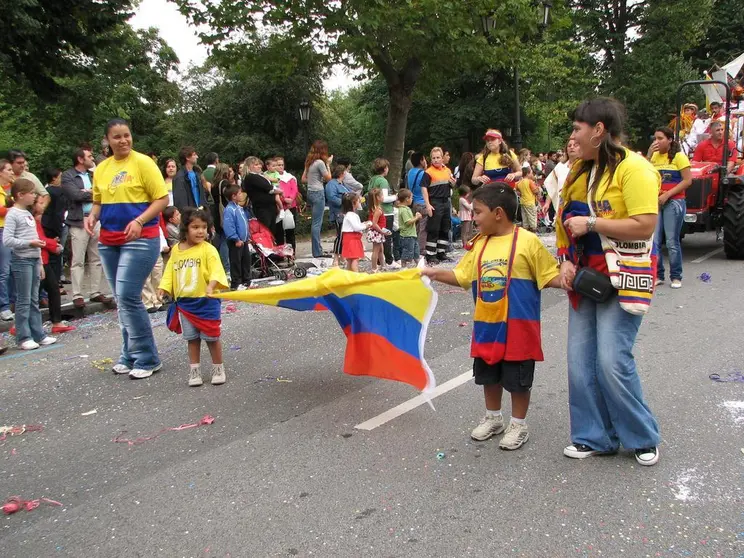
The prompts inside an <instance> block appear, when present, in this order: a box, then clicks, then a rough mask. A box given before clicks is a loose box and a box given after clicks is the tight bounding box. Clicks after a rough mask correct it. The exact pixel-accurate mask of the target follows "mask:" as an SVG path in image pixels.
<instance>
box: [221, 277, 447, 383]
mask: <svg viewBox="0 0 744 558" xmlns="http://www.w3.org/2000/svg"><path fill="white" fill-rule="evenodd" d="M214 296H215V297H219V298H224V299H229V300H237V301H242V302H252V303H254V304H264V305H268V306H278V307H280V308H289V309H291V310H298V311H308V310H316V311H318V310H320V311H324V310H328V311H330V312H331V313H332V314H333V315H334V316H335V317H336V320H337V321H338V323H339V325H340V326H341V329H343V331H344V334H345V335H346V355H345V357H344V372H345V373H346V374H351V375H354V376H374V377H376V378H384V379H387V380H396V381H398V382H404V383H406V384H410V385H412V386H414V387H416V388H417V389H419V390H422V391H424V392H427V391H430V390H432V389H434V387H435V386H436V381H435V379H434V375H433V374H432V372H431V369H430V368H429V366H428V365H427V364H426V360H425V359H424V342H425V341H426V330H427V327H428V325H429V321H430V319H431V316H432V314H433V313H434V309H435V308H436V305H437V294H436V292H435V291H434V289H432V288H431V285H430V284H429V280H428V279H426V278H423V277H421V272H420V270H418V269H407V270H403V271H399V272H397V273H380V274H376V275H367V274H363V273H354V272H351V271H344V270H341V269H331V270H330V271H327V272H326V273H324V274H322V275H320V276H317V277H308V278H307V279H303V280H301V281H294V282H292V283H287V284H285V285H281V286H279V287H273V288H266V289H255V290H246V291H231V292H228V293H219V294H215V295H214Z"/></svg>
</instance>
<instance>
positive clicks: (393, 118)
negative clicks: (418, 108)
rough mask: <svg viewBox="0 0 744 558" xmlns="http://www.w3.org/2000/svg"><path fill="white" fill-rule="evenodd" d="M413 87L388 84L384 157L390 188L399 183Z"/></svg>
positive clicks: (395, 186) (396, 186)
mask: <svg viewBox="0 0 744 558" xmlns="http://www.w3.org/2000/svg"><path fill="white" fill-rule="evenodd" d="M412 93H413V88H412V87H411V89H410V90H409V91H406V88H404V87H403V85H402V84H400V83H398V84H395V85H392V86H391V85H388V95H389V102H390V105H389V108H388V116H387V124H386V126H385V158H386V159H387V160H388V161H390V172H389V173H388V176H387V179H388V182H389V183H390V186H391V187H392V188H395V189H397V188H398V184H399V183H400V182H399V181H400V176H401V170H402V167H403V164H404V161H403V149H404V148H405V143H406V128H407V127H408V111H410V110H411V98H412V96H413V95H412Z"/></svg>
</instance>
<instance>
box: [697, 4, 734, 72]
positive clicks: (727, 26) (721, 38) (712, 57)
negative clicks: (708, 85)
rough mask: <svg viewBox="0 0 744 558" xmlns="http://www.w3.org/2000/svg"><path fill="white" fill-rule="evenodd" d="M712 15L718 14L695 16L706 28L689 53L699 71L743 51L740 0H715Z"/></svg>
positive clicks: (720, 64)
mask: <svg viewBox="0 0 744 558" xmlns="http://www.w3.org/2000/svg"><path fill="white" fill-rule="evenodd" d="M711 14H715V17H708V18H707V21H706V19H702V21H701V18H700V16H699V15H698V14H693V15H692V18H693V20H694V21H696V22H698V24H699V25H700V27H701V28H703V29H705V36H704V37H703V38H702V39H701V40H700V41H699V42H698V44H697V45H696V46H694V47H693V48H691V49H690V50H689V51H688V53H687V55H688V56H689V57H690V58H692V62H693V65H694V66H695V68H697V70H698V71H700V72H702V71H703V70H708V69H710V68H711V66H713V65H714V64H718V65H719V66H722V65H724V64H726V63H728V62H730V61H731V60H733V59H734V58H736V57H737V56H739V55H740V54H741V53H742V52H744V10H743V9H742V6H741V1H740V0H715V2H714V4H713V8H712V10H711Z"/></svg>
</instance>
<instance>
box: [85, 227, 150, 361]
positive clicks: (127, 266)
mask: <svg viewBox="0 0 744 558" xmlns="http://www.w3.org/2000/svg"><path fill="white" fill-rule="evenodd" d="M98 250H99V253H100V254H101V264H102V265H103V272H104V273H105V274H106V279H108V282H109V285H110V286H111V291H112V293H113V295H114V298H115V299H116V304H117V306H118V308H119V327H120V328H121V336H122V345H121V356H120V357H119V364H123V365H125V366H127V367H129V368H131V369H135V368H137V369H140V370H153V369H154V368H156V367H157V366H159V365H160V357H159V356H158V349H157V347H156V346H155V338H154V337H153V335H152V326H151V325H150V318H149V316H148V315H147V310H145V305H144V304H143V303H142V289H143V288H144V286H145V280H146V279H147V277H148V275H150V272H151V271H152V268H153V267H154V266H155V262H156V261H157V259H158V254H159V253H160V239H159V238H140V239H137V240H133V241H131V242H127V243H126V244H123V245H121V246H105V245H103V244H99V245H98Z"/></svg>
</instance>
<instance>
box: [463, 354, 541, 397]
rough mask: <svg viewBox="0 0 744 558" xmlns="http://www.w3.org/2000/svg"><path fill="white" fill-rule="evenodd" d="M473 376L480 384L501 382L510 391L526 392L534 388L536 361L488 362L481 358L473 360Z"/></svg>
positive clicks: (487, 384)
mask: <svg viewBox="0 0 744 558" xmlns="http://www.w3.org/2000/svg"><path fill="white" fill-rule="evenodd" d="M473 377H474V378H475V383H476V384H478V385H479V386H490V385H494V384H501V385H502V386H503V388H504V389H505V390H506V391H508V392H509V393H524V392H527V391H531V390H532V382H533V380H534V378H535V361H534V360H521V361H508V360H502V361H500V362H497V363H496V364H488V363H487V362H486V361H485V360H483V359H481V358H476V359H474V360H473Z"/></svg>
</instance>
